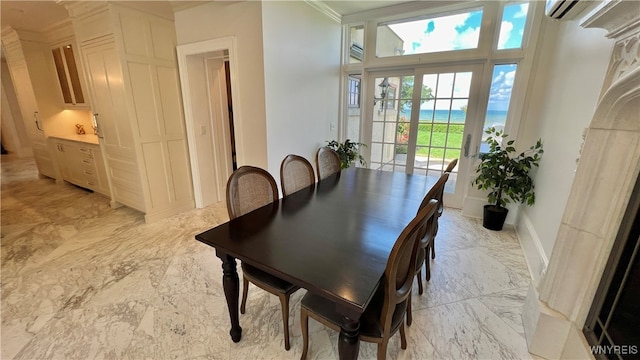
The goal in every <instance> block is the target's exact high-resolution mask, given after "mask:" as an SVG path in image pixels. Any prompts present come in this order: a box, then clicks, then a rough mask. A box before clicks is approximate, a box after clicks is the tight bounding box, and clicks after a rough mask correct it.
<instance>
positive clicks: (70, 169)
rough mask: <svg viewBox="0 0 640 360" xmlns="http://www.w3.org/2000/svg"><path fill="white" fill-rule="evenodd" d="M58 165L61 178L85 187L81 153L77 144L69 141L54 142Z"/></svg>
mask: <svg viewBox="0 0 640 360" xmlns="http://www.w3.org/2000/svg"><path fill="white" fill-rule="evenodd" d="M56 153H57V154H58V166H59V168H60V174H61V175H62V179H64V180H66V181H68V182H70V183H72V184H76V185H78V186H83V187H86V185H85V181H84V174H83V170H82V153H81V152H80V149H79V146H78V145H76V144H74V143H73V142H71V141H64V142H63V141H59V142H56Z"/></svg>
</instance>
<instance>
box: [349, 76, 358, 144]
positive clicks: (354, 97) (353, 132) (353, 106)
mask: <svg viewBox="0 0 640 360" xmlns="http://www.w3.org/2000/svg"><path fill="white" fill-rule="evenodd" d="M347 139H351V140H353V141H356V142H359V141H360V75H359V74H358V75H349V77H348V78H347Z"/></svg>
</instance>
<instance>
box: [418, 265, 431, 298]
mask: <svg viewBox="0 0 640 360" xmlns="http://www.w3.org/2000/svg"><path fill="white" fill-rule="evenodd" d="M426 261H427V262H428V261H429V258H427V259H426ZM427 266H429V265H427ZM417 277H418V294H420V295H422V292H423V289H422V265H420V269H418V276H417Z"/></svg>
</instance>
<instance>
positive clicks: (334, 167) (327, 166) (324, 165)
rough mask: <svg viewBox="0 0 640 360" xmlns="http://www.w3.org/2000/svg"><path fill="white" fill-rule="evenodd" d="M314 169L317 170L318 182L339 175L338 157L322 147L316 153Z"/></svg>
mask: <svg viewBox="0 0 640 360" xmlns="http://www.w3.org/2000/svg"><path fill="white" fill-rule="evenodd" d="M316 167H317V169H318V181H320V180H322V179H324V178H326V177H328V176H330V175H333V174H335V173H339V172H340V170H342V168H341V166H340V156H338V153H337V152H336V151H335V150H333V149H331V148H330V147H327V146H323V147H321V148H320V149H318V152H317V153H316Z"/></svg>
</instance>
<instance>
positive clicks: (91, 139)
mask: <svg viewBox="0 0 640 360" xmlns="http://www.w3.org/2000/svg"><path fill="white" fill-rule="evenodd" d="M49 138H51V139H61V140H71V141H76V142H81V143H85V144H95V145H98V144H99V141H98V136H97V135H93V134H84V135H78V134H68V135H49Z"/></svg>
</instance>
